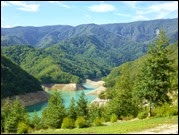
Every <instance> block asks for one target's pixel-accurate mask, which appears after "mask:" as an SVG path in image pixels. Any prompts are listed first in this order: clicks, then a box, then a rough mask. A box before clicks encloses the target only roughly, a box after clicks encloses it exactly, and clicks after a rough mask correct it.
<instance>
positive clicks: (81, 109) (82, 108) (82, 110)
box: [77, 91, 88, 118]
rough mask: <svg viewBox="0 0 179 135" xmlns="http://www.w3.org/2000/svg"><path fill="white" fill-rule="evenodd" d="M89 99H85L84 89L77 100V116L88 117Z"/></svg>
mask: <svg viewBox="0 0 179 135" xmlns="http://www.w3.org/2000/svg"><path fill="white" fill-rule="evenodd" d="M87 103H88V101H87V100H86V99H85V93H84V91H82V93H81V95H80V97H79V100H78V102H77V116H83V117H85V118H87V117H88V106H87Z"/></svg>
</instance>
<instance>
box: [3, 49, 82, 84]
mask: <svg viewBox="0 0 179 135" xmlns="http://www.w3.org/2000/svg"><path fill="white" fill-rule="evenodd" d="M2 53H3V54H4V55H6V56H8V57H9V58H10V59H11V60H12V61H14V62H15V63H17V64H18V65H19V66H21V67H22V68H23V69H24V70H26V71H27V72H28V73H29V74H31V75H33V76H34V77H36V78H37V79H38V80H39V81H40V82H41V83H69V82H79V81H80V80H79V77H77V76H75V75H72V74H69V73H66V72H64V71H62V70H61V67H60V65H58V64H57V63H55V61H54V60H53V59H52V57H51V56H49V55H48V54H47V53H46V52H45V51H42V50H39V49H35V48H33V47H30V46H9V47H2Z"/></svg>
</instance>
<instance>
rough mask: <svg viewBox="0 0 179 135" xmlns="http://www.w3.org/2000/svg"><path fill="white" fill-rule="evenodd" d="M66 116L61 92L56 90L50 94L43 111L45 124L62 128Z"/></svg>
mask: <svg viewBox="0 0 179 135" xmlns="http://www.w3.org/2000/svg"><path fill="white" fill-rule="evenodd" d="M65 116H66V110H65V106H64V104H63V100H62V97H61V94H60V93H58V92H55V93H53V94H52V95H51V96H50V98H49V100H48V106H47V107H46V108H45V110H44V111H43V112H42V121H43V126H45V127H51V128H60V127H61V124H62V121H63V118H64V117H65Z"/></svg>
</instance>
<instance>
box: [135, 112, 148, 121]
mask: <svg viewBox="0 0 179 135" xmlns="http://www.w3.org/2000/svg"><path fill="white" fill-rule="evenodd" d="M147 116H148V113H147V112H146V111H141V112H139V113H138V115H137V117H138V118H139V119H145V118H146V117H147Z"/></svg>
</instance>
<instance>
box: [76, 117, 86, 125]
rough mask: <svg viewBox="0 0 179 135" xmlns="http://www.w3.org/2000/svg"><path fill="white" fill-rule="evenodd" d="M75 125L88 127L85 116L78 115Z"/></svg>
mask: <svg viewBox="0 0 179 135" xmlns="http://www.w3.org/2000/svg"><path fill="white" fill-rule="evenodd" d="M75 126H76V127H77V128H83V127H86V120H85V118H84V117H83V116H79V117H77V119H76V121H75Z"/></svg>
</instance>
